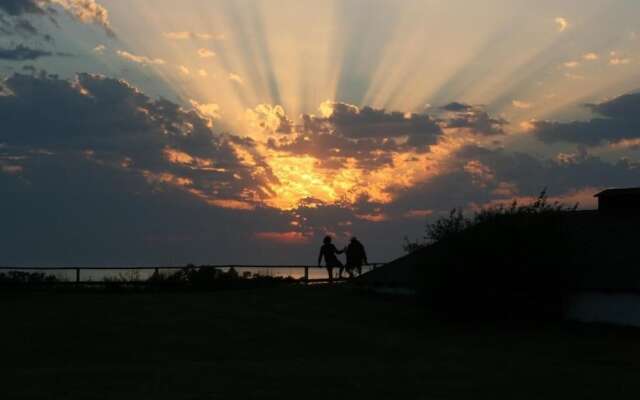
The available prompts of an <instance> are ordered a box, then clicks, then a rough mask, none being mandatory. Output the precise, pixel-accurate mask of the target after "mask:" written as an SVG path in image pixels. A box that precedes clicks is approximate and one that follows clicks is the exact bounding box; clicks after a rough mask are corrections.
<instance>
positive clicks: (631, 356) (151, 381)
mask: <svg viewBox="0 0 640 400" xmlns="http://www.w3.org/2000/svg"><path fill="white" fill-rule="evenodd" d="M0 313H1V315H2V316H3V319H2V329H0V342H1V343H2V347H3V350H2V363H1V364H0V365H1V366H0V368H1V371H0V381H1V385H0V393H2V396H1V397H2V398H3V399H82V400H92V399H136V400H138V399H151V398H153V399H214V398H221V399H230V398H238V399H247V398H251V399H300V398H304V399H345V398H350V399H391V398H394V399H473V398H482V397H487V398H492V399H495V398H504V399H541V398H545V399H549V398H561V399H569V398H575V399H577V398H579V399H599V400H602V399H608V398H615V399H624V398H634V399H635V398H637V396H638V394H640V380H638V376H640V346H638V342H639V340H640V331H638V330H635V329H621V328H613V327H606V326H599V325H583V324H570V323H558V322H554V323H483V324H478V323H453V322H448V323H444V322H437V321H438V320H437V319H435V318H432V317H431V316H430V315H429V314H428V313H427V312H426V311H425V308H424V306H423V305H422V304H417V303H416V300H415V299H413V298H398V297H393V298H392V297H384V296H373V295H371V294H368V293H367V292H360V291H356V290H354V289H352V288H348V287H341V286H334V287H328V286H320V287H299V286H285V287H279V288H272V289H260V290H249V291H244V290H238V291H222V292H179V293H176V292H156V293H145V292H140V293H135V292H130V293H118V294H114V293H104V292H100V291H85V292H79V291H71V290H70V291H68V292H60V291H58V292H55V293H50V292H47V291H34V292H29V291H11V292H6V291H5V292H0Z"/></svg>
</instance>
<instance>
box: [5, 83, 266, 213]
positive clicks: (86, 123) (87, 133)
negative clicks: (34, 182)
mask: <svg viewBox="0 0 640 400" xmlns="http://www.w3.org/2000/svg"><path fill="white" fill-rule="evenodd" d="M5 85H6V87H7V88H8V89H9V90H10V91H11V93H12V95H10V96H0V121H2V125H3V129H1V130H0V143H5V144H7V145H8V146H10V147H11V148H12V149H13V150H14V152H15V154H16V155H17V154H22V155H24V154H28V153H29V152H30V151H33V150H34V149H44V150H46V151H48V152H52V153H54V154H56V155H60V156H66V155H71V156H74V157H75V156H78V157H80V156H81V157H84V158H86V159H88V160H91V161H93V162H95V163H97V164H100V165H103V166H104V167H105V168H114V169H117V170H121V169H124V170H126V171H128V172H129V173H132V174H136V175H139V176H142V177H143V178H144V179H145V180H146V181H148V182H149V184H151V185H155V186H160V187H164V186H171V187H174V188H177V189H179V190H182V191H184V192H186V193H189V194H190V195H192V196H194V197H195V198H198V199H200V200H201V201H203V202H205V203H207V204H216V205H220V206H224V205H225V204H228V205H230V206H235V205H237V204H242V203H244V204H251V203H253V202H256V201H259V199H260V198H262V197H264V196H265V194H264V193H263V191H262V190H261V189H259V187H261V186H265V185H268V184H269V179H270V177H269V176H268V171H265V172H264V173H256V172H255V171H253V170H252V168H253V167H254V166H255V165H257V164H258V163H260V162H261V160H260V159H259V158H257V157H256V161H255V163H254V165H247V164H245V163H244V162H243V161H242V160H241V159H240V158H239V157H238V156H237V154H238V152H239V151H244V152H248V151H253V146H254V144H253V142H251V141H247V140H243V139H241V138H237V137H233V136H229V135H217V134H215V133H213V132H212V130H211V119H210V118H212V117H213V115H215V114H216V112H217V110H216V106H215V105H212V104H209V105H200V104H198V112H196V111H188V110H184V109H182V108H181V107H180V106H178V105H176V104H174V103H171V102H169V101H167V100H152V99H150V98H148V97H147V96H146V95H144V94H143V93H142V92H140V91H139V90H137V89H136V88H134V87H132V86H130V85H129V84H128V83H126V82H124V81H121V80H115V79H110V78H105V77H101V76H97V75H89V74H80V75H78V77H77V79H76V80H74V81H65V80H61V79H59V78H56V77H54V76H40V75H39V76H28V75H13V76H12V77H10V78H9V79H8V80H7V81H6V82H5ZM34 110H38V112H37V113H34ZM105 110H109V112H105ZM205 116H206V118H205ZM23 167H24V168H25V170H27V171H28V169H29V166H28V165H23ZM225 202H226V203H225Z"/></svg>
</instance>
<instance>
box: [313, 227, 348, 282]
mask: <svg viewBox="0 0 640 400" xmlns="http://www.w3.org/2000/svg"><path fill="white" fill-rule="evenodd" d="M323 243H324V244H323V245H322V247H320V255H319V256H318V266H320V265H321V264H322V258H323V257H324V262H325V265H326V267H327V273H328V274H329V282H333V269H334V268H340V271H341V272H342V268H344V266H343V265H342V263H341V262H340V260H338V257H337V256H336V255H337V254H342V253H344V250H338V249H337V248H336V246H334V245H333V243H331V236H325V238H324V240H323Z"/></svg>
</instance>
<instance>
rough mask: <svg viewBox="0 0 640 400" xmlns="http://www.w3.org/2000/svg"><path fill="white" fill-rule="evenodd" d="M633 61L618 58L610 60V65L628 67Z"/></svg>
mask: <svg viewBox="0 0 640 400" xmlns="http://www.w3.org/2000/svg"><path fill="white" fill-rule="evenodd" d="M630 63H631V60H630V59H629V58H618V57H614V58H612V59H610V60H609V64H610V65H627V64H630Z"/></svg>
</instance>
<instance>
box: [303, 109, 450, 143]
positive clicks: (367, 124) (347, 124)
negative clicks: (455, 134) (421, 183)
mask: <svg viewBox="0 0 640 400" xmlns="http://www.w3.org/2000/svg"><path fill="white" fill-rule="evenodd" d="M305 128H306V129H308V130H316V131H317V130H318V129H319V128H320V129H322V128H326V129H328V130H332V131H334V132H335V133H337V134H339V135H341V136H344V137H349V138H379V137H383V138H389V137H400V136H409V137H412V136H423V137H428V138H430V141H431V142H432V143H435V140H436V139H437V137H438V135H440V134H441V133H442V130H441V129H440V127H439V126H438V124H437V123H436V121H435V120H433V119H432V118H431V117H430V116H428V115H426V114H413V113H409V114H406V113H402V112H387V111H386V110H384V109H375V108H371V107H364V108H362V109H359V108H357V107H355V106H352V105H349V104H344V103H334V104H333V112H332V114H331V115H330V116H329V117H326V118H321V117H314V116H307V118H305Z"/></svg>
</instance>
